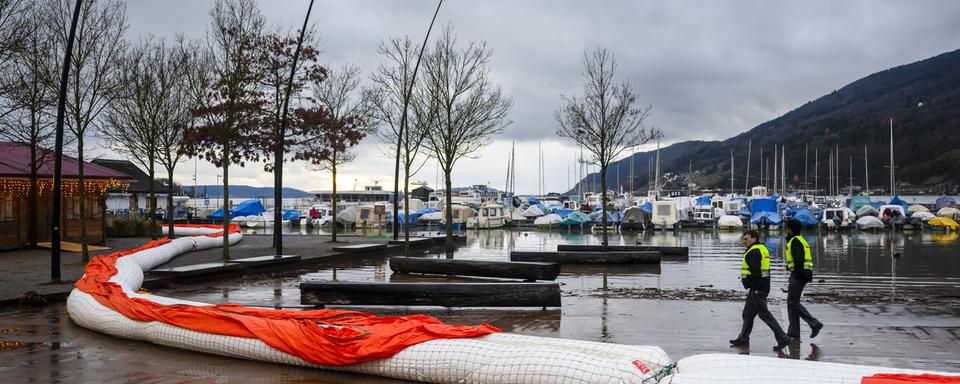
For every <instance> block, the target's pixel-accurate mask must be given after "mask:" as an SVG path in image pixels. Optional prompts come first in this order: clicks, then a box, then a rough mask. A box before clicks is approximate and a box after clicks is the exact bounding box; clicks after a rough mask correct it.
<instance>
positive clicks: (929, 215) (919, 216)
mask: <svg viewBox="0 0 960 384" xmlns="http://www.w3.org/2000/svg"><path fill="white" fill-rule="evenodd" d="M934 217H937V215H934V214H932V213H930V212H924V211H918V212H914V213H912V214H911V215H910V218H913V219H920V220H923V221H927V220H930V219H932V218H934Z"/></svg>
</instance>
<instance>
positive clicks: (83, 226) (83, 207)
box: [77, 135, 90, 263]
mask: <svg viewBox="0 0 960 384" xmlns="http://www.w3.org/2000/svg"><path fill="white" fill-rule="evenodd" d="M77 184H79V185H78V187H79V191H80V254H81V255H82V260H83V262H84V263H86V262H88V261H90V250H89V249H87V201H86V200H87V193H86V189H85V188H84V185H83V135H77Z"/></svg>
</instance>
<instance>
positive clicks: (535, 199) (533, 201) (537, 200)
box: [527, 197, 540, 205]
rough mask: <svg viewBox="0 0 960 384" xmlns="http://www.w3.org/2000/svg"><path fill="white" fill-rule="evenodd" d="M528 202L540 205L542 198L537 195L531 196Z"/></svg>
mask: <svg viewBox="0 0 960 384" xmlns="http://www.w3.org/2000/svg"><path fill="white" fill-rule="evenodd" d="M527 204H530V205H539V204H540V199H538V198H536V197H531V198H530V199H528V200H527Z"/></svg>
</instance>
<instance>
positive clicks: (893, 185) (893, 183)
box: [890, 117, 897, 199]
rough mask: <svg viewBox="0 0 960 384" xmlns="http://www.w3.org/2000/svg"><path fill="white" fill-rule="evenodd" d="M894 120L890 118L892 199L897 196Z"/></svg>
mask: <svg viewBox="0 0 960 384" xmlns="http://www.w3.org/2000/svg"><path fill="white" fill-rule="evenodd" d="M893 168H894V166H893V118H892V117H891V118H890V198H891V199H892V198H893V196H896V194H897V189H896V181H895V180H896V179H894V176H893Z"/></svg>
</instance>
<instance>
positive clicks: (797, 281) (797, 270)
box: [786, 219, 823, 340]
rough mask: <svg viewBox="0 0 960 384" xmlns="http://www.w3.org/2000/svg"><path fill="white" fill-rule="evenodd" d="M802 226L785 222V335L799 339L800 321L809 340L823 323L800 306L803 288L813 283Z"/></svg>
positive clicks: (794, 221) (810, 262)
mask: <svg viewBox="0 0 960 384" xmlns="http://www.w3.org/2000/svg"><path fill="white" fill-rule="evenodd" d="M802 230H803V225H802V224H801V223H800V222H799V221H797V220H793V219H790V220H787V238H786V244H787V247H786V248H787V249H786V251H787V252H786V258H787V263H786V264H787V270H788V271H790V282H789V283H788V284H787V319H789V322H790V324H789V325H787V335H790V337H792V338H794V339H797V340H799V339H800V319H803V321H806V322H807V325H809V326H810V338H811V339H812V338H814V337H817V334H819V333H820V330H821V329H823V323H821V322H820V321H819V320H817V319H816V318H814V317H813V316H812V315H810V312H807V309H806V308H804V307H803V304H800V296H803V288H804V287H805V286H806V285H807V283H809V282H811V281H813V257H812V256H811V255H810V244H807V240H806V239H804V238H803V235H802V234H801V231H802Z"/></svg>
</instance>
